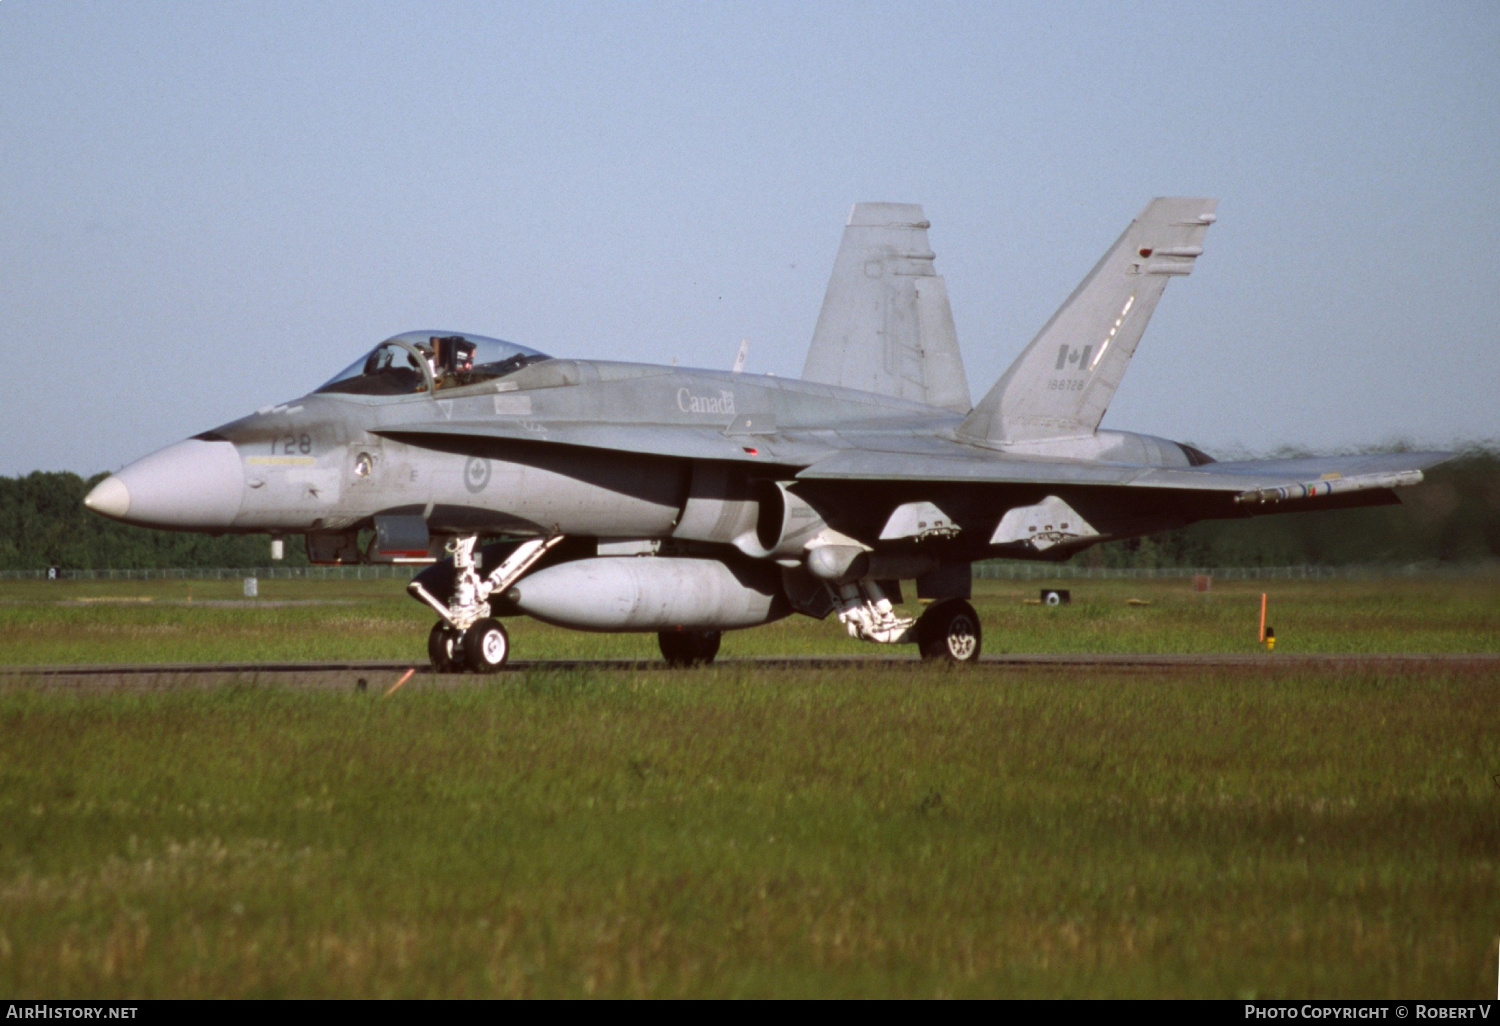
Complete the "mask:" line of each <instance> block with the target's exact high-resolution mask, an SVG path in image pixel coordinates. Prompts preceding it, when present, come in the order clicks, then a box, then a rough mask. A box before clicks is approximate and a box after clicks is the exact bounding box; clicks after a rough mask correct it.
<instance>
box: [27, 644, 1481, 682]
mask: <svg viewBox="0 0 1500 1026" xmlns="http://www.w3.org/2000/svg"><path fill="white" fill-rule="evenodd" d="M918 662H919V660H918V658H917V656H915V655H878V656H760V657H754V658H744V659H720V660H718V661H717V662H716V663H715V665H716V666H719V667H723V668H726V669H734V668H739V667H752V668H762V669H781V670H808V671H817V670H824V669H846V668H848V667H850V666H869V667H876V666H889V665H902V664H916V663H918ZM980 664H981V666H983V667H986V668H1002V669H1009V670H1050V669H1060V668H1073V669H1101V670H1103V669H1114V670H1151V671H1158V672H1159V671H1167V672H1181V673H1189V672H1194V671H1200V670H1206V669H1246V670H1289V669H1355V668H1360V669H1377V668H1379V669H1393V670H1394V669H1405V670H1421V669H1428V670H1440V669H1460V668H1461V669H1468V670H1489V671H1493V672H1496V673H1500V653H1474V654H1469V653H1453V654H1449V653H1436V654H1420V653H1350V654H1322V653H1305V652H1296V653H1293V652H1284V653H1275V652H1253V653H1226V654H1199V653H1193V654H1162V655H1153V654H1138V655H1131V654H1108V655H1091V654H1086V653H1084V654H1053V653H1048V654H1036V655H1007V654H999V655H987V656H983V657H982V658H981V659H980ZM575 669H598V670H637V671H641V670H661V669H665V664H664V663H662V662H661V661H660V660H653V659H546V660H542V659H517V660H512V661H511V662H510V663H508V664H507V665H506V666H505V668H504V669H503V670H501V671H500V672H499V673H498V674H495V675H494V679H496V680H502V681H503V680H504V678H505V676H506V675H507V674H510V673H518V672H522V671H527V670H575ZM407 670H415V671H416V672H415V673H414V674H413V675H412V676H411V677H410V678H409V679H407V680H405V681H404V682H403V683H404V684H406V685H410V684H418V683H421V684H426V685H429V686H430V685H433V684H460V683H464V682H471V683H473V682H479V681H482V680H485V679H486V678H485V677H484V676H482V675H475V674H445V675H437V674H434V673H432V672H431V670H430V668H429V667H428V666H427V664H426V663H425V662H410V661H397V660H368V661H353V660H350V661H333V662H303V663H155V664H133V665H87V666H7V667H0V686H5V685H7V684H10V685H18V684H30V685H34V686H40V687H47V688H67V689H76V690H86V691H112V690H151V691H157V690H178V689H183V690H186V689H191V688H209V687H217V686H223V685H226V684H244V683H248V682H254V683H258V684H271V685H278V686H283V687H292V688H326V689H337V690H346V689H349V688H355V689H360V688H362V687H363V688H367V689H371V690H379V691H382V692H383V691H386V690H388V689H389V688H390V687H391V686H392V685H394V684H395V683H396V682H397V680H400V679H401V678H402V677H403V676H404V675H405V674H406V671H407ZM681 672H684V673H692V672H695V671H693V670H684V671H681ZM361 681H363V685H361V683H360V682H361Z"/></svg>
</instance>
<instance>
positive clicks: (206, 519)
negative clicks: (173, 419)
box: [90, 438, 245, 531]
mask: <svg viewBox="0 0 1500 1026" xmlns="http://www.w3.org/2000/svg"><path fill="white" fill-rule="evenodd" d="M115 480H118V481H119V483H120V488H119V494H120V495H122V496H123V497H124V499H125V512H123V513H119V514H116V513H109V511H107V510H102V509H101V510H100V512H101V513H108V515H110V516H118V517H119V518H120V519H122V520H124V521H126V522H127V523H131V524H139V525H141V526H142V527H166V528H177V529H179V530H188V531H212V530H215V529H217V528H222V527H228V526H229V525H230V524H231V523H233V522H234V518H235V517H236V516H238V515H239V512H240V504H241V503H242V502H243V501H244V497H245V471H244V467H243V466H242V464H241V463H240V455H239V450H237V449H236V448H235V447H234V445H233V443H231V442H222V441H213V442H210V441H207V440H205V439H201V438H189V439H187V440H186V441H182V442H178V443H177V444H176V445H169V446H167V447H166V448H165V449H161V450H159V451H157V452H153V453H152V454H151V455H150V456H146V457H143V458H142V459H138V460H136V461H135V462H134V463H132V464H130V466H128V467H126V468H125V469H123V470H121V471H120V472H119V473H118V474H116V475H114V476H113V477H110V478H106V479H105V480H104V481H102V482H100V484H99V487H100V488H101V489H102V488H103V487H104V486H105V485H107V484H109V483H110V482H111V481H115ZM101 498H102V497H101ZM90 508H93V507H90Z"/></svg>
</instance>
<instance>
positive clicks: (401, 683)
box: [380, 666, 417, 698]
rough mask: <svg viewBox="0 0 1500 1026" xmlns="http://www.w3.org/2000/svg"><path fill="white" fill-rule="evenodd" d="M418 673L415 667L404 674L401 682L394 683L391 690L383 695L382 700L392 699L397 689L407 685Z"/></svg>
mask: <svg viewBox="0 0 1500 1026" xmlns="http://www.w3.org/2000/svg"><path fill="white" fill-rule="evenodd" d="M416 672H417V668H416V667H415V666H413V667H412V668H411V669H409V670H407V671H406V672H405V673H403V674H402V675H401V679H400V680H398V681H396V683H394V684H392V685H391V690H389V691H387V692H386V693H385V694H383V695H381V696H380V697H381V698H390V697H391V696H392V695H394V694H395V693H396V689H397V688H399V687H400V686H401V685H403V684H405V683H406V682H407V681H409V680H411V675H412V674H414V673H416Z"/></svg>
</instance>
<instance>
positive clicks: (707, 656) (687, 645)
mask: <svg viewBox="0 0 1500 1026" xmlns="http://www.w3.org/2000/svg"><path fill="white" fill-rule="evenodd" d="M723 637H724V635H723V632H721V631H661V632H659V633H658V634H657V635H656V643H657V645H659V646H660V647H661V654H662V658H664V659H666V661H667V665H668V666H707V665H708V664H709V663H711V662H713V661H714V656H716V655H718V654H719V642H720V641H721V640H723Z"/></svg>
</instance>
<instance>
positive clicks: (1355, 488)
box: [1234, 470, 1422, 506]
mask: <svg viewBox="0 0 1500 1026" xmlns="http://www.w3.org/2000/svg"><path fill="white" fill-rule="evenodd" d="M1421 483H1422V472H1421V471H1420V470H1400V471H1396V472H1394V473H1385V474H1358V475H1355V476H1353V477H1334V478H1328V479H1325V480H1321V481H1307V482H1304V483H1302V484H1294V485H1280V486H1277V487H1275V488H1251V489H1250V490H1248V491H1244V492H1240V494H1238V495H1236V496H1235V497H1234V501H1235V504H1236V505H1240V506H1249V505H1266V504H1271V503H1277V502H1298V501H1301V500H1303V499H1316V498H1321V497H1322V496H1325V495H1338V494H1339V493H1341V492H1360V491H1365V490H1366V489H1369V488H1407V487H1410V486H1411V485H1414V484H1421Z"/></svg>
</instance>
